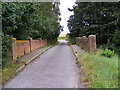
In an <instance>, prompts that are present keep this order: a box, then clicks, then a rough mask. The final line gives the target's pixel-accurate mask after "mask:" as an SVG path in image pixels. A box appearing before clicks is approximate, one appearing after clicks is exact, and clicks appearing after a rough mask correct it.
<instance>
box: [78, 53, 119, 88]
mask: <svg viewBox="0 0 120 90" xmlns="http://www.w3.org/2000/svg"><path fill="white" fill-rule="evenodd" d="M78 58H79V59H78V61H77V64H79V66H80V70H81V72H82V73H83V76H82V78H81V82H82V84H83V86H85V87H87V88H118V56H117V55H114V56H113V57H111V58H107V57H104V56H101V51H98V52H97V54H93V53H88V52H85V53H83V54H80V55H78Z"/></svg>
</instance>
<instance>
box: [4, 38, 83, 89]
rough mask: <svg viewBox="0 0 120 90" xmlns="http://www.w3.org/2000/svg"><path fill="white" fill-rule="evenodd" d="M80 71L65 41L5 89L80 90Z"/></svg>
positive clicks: (42, 56)
mask: <svg viewBox="0 0 120 90" xmlns="http://www.w3.org/2000/svg"><path fill="white" fill-rule="evenodd" d="M79 79H80V75H79V69H78V67H77V65H76V61H75V57H74V55H73V52H72V50H71V49H70V47H69V46H68V44H67V42H66V41H65V40H61V41H60V44H58V45H56V46H54V47H53V48H51V49H49V50H48V51H46V52H45V53H43V54H42V55H40V56H39V57H38V58H36V60H35V61H33V62H32V63H30V64H29V65H27V67H26V68H25V69H24V70H23V71H22V72H21V73H20V74H18V75H17V76H16V77H15V78H14V79H13V80H11V81H10V82H9V83H7V84H6V85H5V88H78V87H81V86H80V82H79Z"/></svg>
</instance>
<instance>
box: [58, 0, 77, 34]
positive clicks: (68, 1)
mask: <svg viewBox="0 0 120 90" xmlns="http://www.w3.org/2000/svg"><path fill="white" fill-rule="evenodd" d="M73 5H75V0H60V5H59V8H60V13H61V16H60V17H61V19H62V20H61V22H60V24H61V25H62V26H63V27H64V28H63V30H64V31H62V32H61V34H67V33H69V30H68V27H67V20H68V19H69V16H70V15H72V14H73V12H70V11H69V10H68V8H72V7H73Z"/></svg>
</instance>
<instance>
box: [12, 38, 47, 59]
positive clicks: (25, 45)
mask: <svg viewBox="0 0 120 90" xmlns="http://www.w3.org/2000/svg"><path fill="white" fill-rule="evenodd" d="M46 45H47V40H42V39H39V40H32V38H30V39H29V40H16V38H12V58H13V60H14V59H17V58H18V57H20V56H23V55H25V54H28V53H30V52H32V51H34V50H35V49H38V48H40V47H43V46H46Z"/></svg>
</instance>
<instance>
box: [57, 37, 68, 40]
mask: <svg viewBox="0 0 120 90" xmlns="http://www.w3.org/2000/svg"><path fill="white" fill-rule="evenodd" d="M66 38H67V37H58V38H57V39H58V40H63V39H64V40H66Z"/></svg>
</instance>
